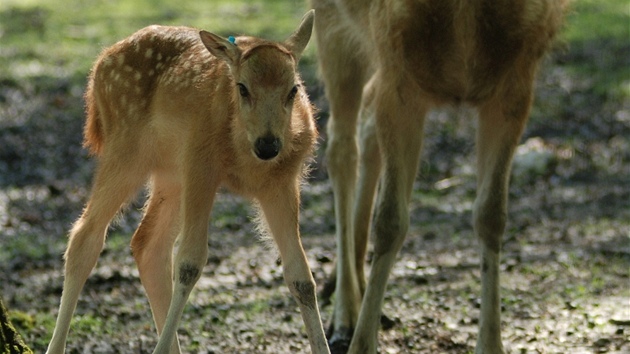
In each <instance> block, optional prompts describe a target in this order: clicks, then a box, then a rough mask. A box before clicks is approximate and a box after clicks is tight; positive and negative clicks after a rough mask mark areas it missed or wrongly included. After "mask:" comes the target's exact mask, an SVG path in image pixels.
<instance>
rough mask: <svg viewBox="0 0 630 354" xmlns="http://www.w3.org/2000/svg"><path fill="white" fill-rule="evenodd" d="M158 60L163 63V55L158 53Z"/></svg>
mask: <svg viewBox="0 0 630 354" xmlns="http://www.w3.org/2000/svg"><path fill="white" fill-rule="evenodd" d="M156 58H157V60H158V61H161V60H162V53H157V57H156Z"/></svg>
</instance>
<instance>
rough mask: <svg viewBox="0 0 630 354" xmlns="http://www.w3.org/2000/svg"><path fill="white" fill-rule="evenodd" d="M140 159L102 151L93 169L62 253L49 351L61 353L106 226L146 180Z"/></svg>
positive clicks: (100, 248) (49, 352) (51, 353)
mask: <svg viewBox="0 0 630 354" xmlns="http://www.w3.org/2000/svg"><path fill="white" fill-rule="evenodd" d="M141 166H142V163H137V161H133V159H130V158H127V159H118V158H117V156H113V155H112V154H110V155H104V156H103V157H102V158H101V159H100V161H99V165H98V167H97V170H96V175H95V178H94V184H93V186H92V194H91V196H90V199H89V201H88V203H87V206H86V208H85V210H84V212H83V214H82V215H81V217H80V218H79V219H78V220H77V221H76V223H75V224H74V227H73V228H72V230H71V232H70V240H69V242H68V247H67V249H66V253H65V256H64V257H65V260H66V262H65V277H64V282H63V293H62V295H61V305H60V307H59V315H58V317H57V323H56V325H55V331H54V333H53V337H52V339H51V342H50V345H49V347H48V351H47V353H48V354H57V353H63V352H64V351H65V342H66V337H67V335H68V330H69V328H70V321H71V319H72V314H73V313H74V310H75V308H76V305H77V301H78V299H79V294H80V292H81V289H82V288H83V285H84V284H85V281H86V280H87V277H88V276H89V275H90V272H91V271H92V269H93V268H94V266H95V265H96V261H97V259H98V256H99V254H100V252H101V250H102V249H103V243H104V241H105V234H106V231H107V227H108V225H109V223H110V221H111V220H112V218H113V217H114V215H115V214H116V213H117V212H118V211H119V210H120V208H121V206H122V205H123V204H124V203H125V202H126V201H127V200H129V199H130V198H131V197H132V195H133V194H134V193H136V192H137V190H138V189H140V187H141V186H142V184H143V183H144V181H145V180H146V171H145V170H143V167H141Z"/></svg>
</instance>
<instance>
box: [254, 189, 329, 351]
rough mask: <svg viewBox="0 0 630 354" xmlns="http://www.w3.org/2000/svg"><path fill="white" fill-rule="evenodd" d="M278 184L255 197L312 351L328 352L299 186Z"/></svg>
mask: <svg viewBox="0 0 630 354" xmlns="http://www.w3.org/2000/svg"><path fill="white" fill-rule="evenodd" d="M277 184H278V185H279V186H282V187H281V188H279V189H275V188H274V189H271V190H270V191H269V192H268V193H266V194H265V195H263V196H259V198H258V201H259V203H260V207H261V208H262V211H263V214H264V216H265V220H266V222H267V226H268V228H269V231H270V232H271V234H272V235H273V238H274V240H275V242H276V244H277V246H278V250H279V251H280V257H281V258H282V265H283V272H284V279H285V281H286V283H287V286H288V287H289V290H290V291H291V294H292V295H293V296H294V297H295V299H296V300H297V303H298V305H299V306H300V311H301V313H302V319H303V320H304V324H305V326H306V332H307V334H308V339H309V342H310V345H311V351H312V353H315V354H325V353H330V351H329V350H328V345H327V343H326V337H325V335H324V328H323V327H322V322H321V318H320V314H319V308H318V306H317V295H316V292H315V281H314V280H313V276H312V274H311V270H310V267H309V265H308V262H307V260H306V255H305V254H304V249H303V248H302V243H301V241H300V234H299V225H298V212H299V203H300V202H299V189H298V188H299V187H298V185H297V183H295V182H288V183H277Z"/></svg>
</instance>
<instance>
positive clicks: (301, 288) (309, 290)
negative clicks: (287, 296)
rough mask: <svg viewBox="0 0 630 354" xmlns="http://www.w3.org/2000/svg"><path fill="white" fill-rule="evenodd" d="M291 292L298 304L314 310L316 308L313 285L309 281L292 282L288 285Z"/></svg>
mask: <svg viewBox="0 0 630 354" xmlns="http://www.w3.org/2000/svg"><path fill="white" fill-rule="evenodd" d="M290 289H291V290H292V291H291V292H292V293H293V295H294V296H295V298H296V299H297V300H298V301H299V302H300V304H302V305H304V306H306V307H308V308H311V309H314V308H315V307H316V300H315V284H313V282H310V281H294V282H293V283H292V284H291V285H290Z"/></svg>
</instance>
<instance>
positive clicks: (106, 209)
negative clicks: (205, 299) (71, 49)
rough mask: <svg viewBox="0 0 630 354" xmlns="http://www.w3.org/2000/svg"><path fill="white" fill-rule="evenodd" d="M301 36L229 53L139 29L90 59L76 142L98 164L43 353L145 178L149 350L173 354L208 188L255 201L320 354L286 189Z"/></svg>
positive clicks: (53, 349)
mask: <svg viewBox="0 0 630 354" xmlns="http://www.w3.org/2000/svg"><path fill="white" fill-rule="evenodd" d="M312 26H313V13H312V12H310V13H308V14H307V16H305V18H304V21H303V22H302V24H301V25H300V27H298V29H297V30H296V31H295V33H294V34H293V35H292V36H291V37H289V39H287V40H286V41H284V42H280V43H276V42H271V41H267V40H262V39H258V38H252V37H239V38H237V39H236V45H235V44H232V43H230V42H229V41H227V40H226V39H224V38H221V37H219V36H217V35H214V34H211V33H208V32H205V31H199V30H196V29H192V28H186V27H162V26H151V27H147V28H145V29H142V30H140V31H138V32H136V33H135V34H133V35H132V36H130V37H129V38H126V39H124V40H122V41H120V42H118V43H116V44H115V45H113V46H112V47H110V48H108V49H106V50H105V51H104V52H103V53H102V54H101V56H100V57H99V58H98V60H97V61H96V63H95V65H94V68H93V70H92V72H91V74H90V78H89V83H88V89H87V92H86V95H85V99H86V104H87V121H86V125H85V141H84V145H85V146H86V147H87V148H89V149H90V151H91V152H92V153H93V154H95V155H98V167H97V171H96V176H95V178H94V186H93V190H92V195H91V197H90V201H89V202H88V203H87V207H86V209H85V211H84V213H83V215H82V216H81V218H80V219H79V220H78V221H77V222H76V224H75V226H74V228H73V229H72V231H71V233H70V241H69V243H68V249H67V251H66V254H65V259H66V269H65V275H66V278H65V280H64V292H63V295H62V299H61V307H60V311H59V318H58V319H57V325H56V327H55V333H54V335H53V339H52V341H51V344H50V347H49V349H48V353H50V354H53V353H62V352H63V351H64V347H65V337H66V335H67V331H68V328H69V325H70V318H71V316H72V312H73V311H74V307H75V306H76V301H77V299H78V295H79V292H80V291H81V288H82V287H83V284H84V282H85V279H86V278H87V276H88V275H89V272H90V271H91V269H92V268H93V267H94V265H95V263H96V259H97V258H98V253H99V252H100V250H101V248H102V246H103V242H104V239H105V232H106V230H107V225H108V224H109V222H110V220H111V219H112V217H113V216H114V214H115V213H116V212H117V211H118V209H119V208H120V206H121V205H122V204H123V203H124V202H125V201H126V200H128V199H129V198H130V197H132V196H133V195H134V193H135V191H137V189H139V188H140V187H141V186H142V185H143V184H144V183H146V181H147V180H150V182H151V183H150V187H149V188H150V197H149V200H148V201H147V207H146V209H145V215H144V218H143V220H142V222H141V224H140V226H139V227H138V229H137V230H136V232H135V234H134V235H133V238H132V241H131V247H132V252H133V256H134V258H135V260H136V263H137V264H138V269H139V273H140V278H141V280H142V283H143V285H144V287H145V289H146V291H147V295H148V297H149V300H150V303H151V309H152V312H153V316H154V320H155V323H156V327H157V330H158V334H160V340H159V342H158V346H157V348H156V349H155V352H154V353H167V352H168V353H179V351H180V350H179V344H178V341H177V337H176V330H177V326H178V322H179V318H180V316H181V313H182V311H183V307H184V305H185V303H186V300H187V298H188V295H189V294H190V291H191V289H192V287H193V286H194V285H195V283H196V282H197V280H198V279H199V277H200V275H201V271H202V268H203V266H204V265H205V263H206V258H207V226H208V221H209V214H210V210H211V208H212V204H213V200H214V195H215V193H216V191H217V190H218V188H220V187H226V188H228V189H230V190H232V191H233V192H235V193H238V194H241V195H243V196H246V197H248V198H252V199H255V200H256V202H257V203H258V204H259V205H260V208H261V210H262V213H263V214H264V216H265V223H266V225H268V228H269V231H270V233H271V234H272V235H273V237H274V240H275V241H276V244H277V246H278V249H279V251H280V255H281V257H282V260H283V264H285V267H286V268H285V278H286V281H287V285H288V286H289V289H290V290H291V293H292V294H293V295H294V296H295V298H296V300H297V301H298V304H299V305H300V308H301V311H302V315H303V318H304V321H305V324H306V329H307V332H308V335H309V340H310V342H311V346H312V349H313V352H315V353H328V348H327V345H326V341H325V338H324V333H323V328H322V326H321V320H320V316H319V311H318V308H317V302H316V297H315V285H314V281H313V278H312V275H311V272H310V270H309V267H308V264H307V262H306V257H305V255H304V251H303V249H302V246H301V243H300V237H299V230H298V211H299V203H300V198H299V184H300V180H301V177H302V171H303V169H304V165H305V160H306V159H307V158H308V157H309V156H310V155H311V154H312V151H313V147H314V144H315V140H316V138H317V132H316V129H315V124H314V119H313V109H312V106H311V104H310V102H309V100H308V97H307V96H306V93H305V92H304V88H303V85H302V83H301V80H300V78H299V75H298V74H297V62H298V60H299V58H300V55H301V53H302V51H303V49H304V47H305V46H306V44H307V43H308V41H309V38H310V34H311V29H312ZM178 232H179V233H180V236H179V239H180V243H179V250H178V253H177V256H176V258H175V260H173V255H172V252H173V246H174V243H175V239H176V237H177V235H178ZM173 279H174V282H173V281H172V280H173Z"/></svg>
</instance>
